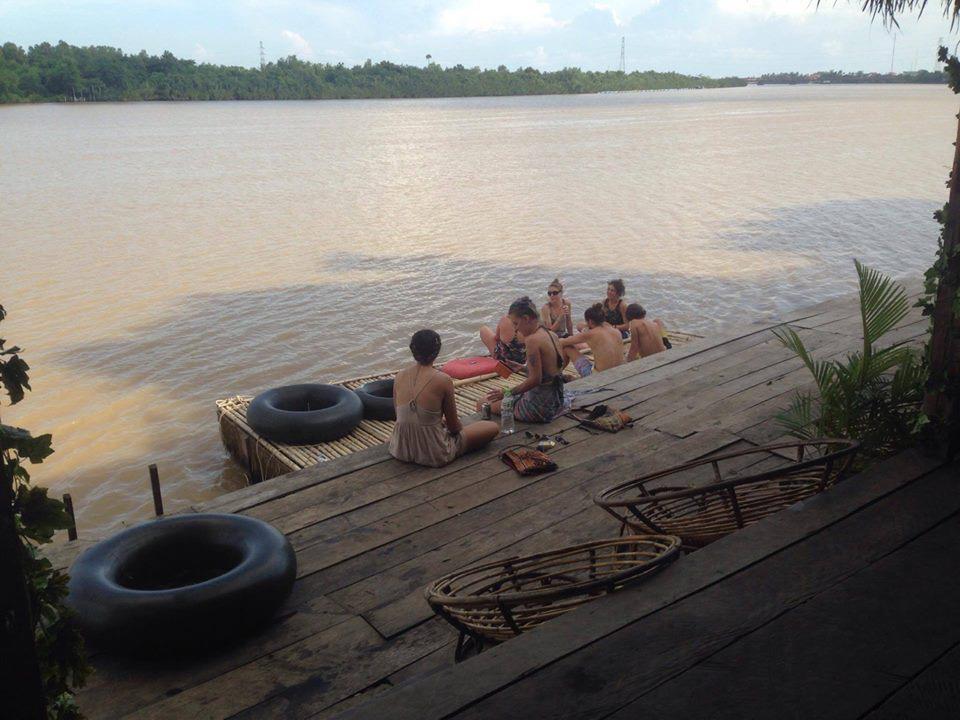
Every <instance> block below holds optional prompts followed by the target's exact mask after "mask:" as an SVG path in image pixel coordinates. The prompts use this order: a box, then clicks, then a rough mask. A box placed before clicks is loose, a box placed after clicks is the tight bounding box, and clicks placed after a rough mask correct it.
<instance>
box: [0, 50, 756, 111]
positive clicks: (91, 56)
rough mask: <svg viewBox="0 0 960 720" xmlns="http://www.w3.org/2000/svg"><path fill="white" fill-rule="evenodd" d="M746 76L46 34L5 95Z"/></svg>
mask: <svg viewBox="0 0 960 720" xmlns="http://www.w3.org/2000/svg"><path fill="white" fill-rule="evenodd" d="M745 84H746V82H745V81H744V80H742V79H740V78H708V77H704V76H693V75H683V74H681V73H675V72H655V71H652V70H648V71H646V72H630V73H623V72H592V71H584V70H580V69H578V68H566V69H564V70H557V71H552V72H541V71H540V70H537V69H536V68H532V67H527V68H518V69H516V70H509V69H507V68H506V67H505V66H503V65H501V66H500V67H498V68H497V69H496V70H490V69H487V70H485V69H481V68H479V67H472V68H467V67H464V66H462V65H454V66H452V67H441V66H440V65H438V64H437V63H429V64H428V65H427V66H426V67H417V66H414V65H398V64H396V63H392V62H387V61H383V62H377V63H374V62H372V61H370V60H367V61H366V62H365V63H364V64H362V65H354V66H352V67H348V66H346V65H344V64H343V63H338V64H328V63H313V62H306V61H304V60H300V59H299V58H297V57H295V56H290V57H287V58H283V59H280V60H277V61H276V62H271V63H269V64H267V65H266V66H265V67H264V68H263V69H262V70H261V69H259V68H245V67H237V66H227V65H211V64H207V63H199V64H198V63H197V62H195V61H194V60H186V59H182V58H177V57H175V56H174V55H173V53H171V52H169V51H167V52H165V53H163V54H162V55H149V54H147V53H146V52H145V51H141V52H139V53H137V54H126V53H124V52H123V51H122V50H119V49H117V48H112V47H105V46H89V47H76V46H74V45H70V44H68V43H66V42H63V41H61V42H59V43H58V44H56V45H51V44H50V43H40V44H39V45H34V46H32V47H30V48H28V49H26V50H24V49H23V48H22V47H20V46H18V45H16V44H14V43H12V42H7V43H5V44H4V45H3V46H2V48H0V102H6V103H11V102H43V101H72V100H87V101H99V100H104V101H116V100H311V99H326V98H330V99H335V98H336V99H347V98H412V97H463V96H479V95H550V94H570V93H595V92H604V91H630V90H662V89H676V88H700V87H730V86H741V85H745Z"/></svg>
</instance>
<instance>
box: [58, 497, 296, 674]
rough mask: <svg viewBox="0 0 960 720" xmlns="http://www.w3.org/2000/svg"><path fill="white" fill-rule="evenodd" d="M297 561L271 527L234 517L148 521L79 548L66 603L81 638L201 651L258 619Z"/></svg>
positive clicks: (128, 646)
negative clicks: (79, 552)
mask: <svg viewBox="0 0 960 720" xmlns="http://www.w3.org/2000/svg"><path fill="white" fill-rule="evenodd" d="M296 575H297V560H296V556H295V555H294V552H293V548H292V547H291V546H290V543H289V542H288V541H287V539H286V537H284V535H283V533H281V532H280V531H279V530H277V529H276V528H274V527H272V526H271V525H268V524H267V523H265V522H263V521H262V520H257V519H256V518H251V517H247V516H244V515H222V514H193V515H179V516H175V517H171V518H162V519H160V520H153V521H150V522H147V523H144V524H142V525H138V526H136V527H132V528H129V529H127V530H124V531H122V532H120V533H118V534H116V535H114V536H113V537H111V538H109V539H107V540H104V541H103V542H101V543H98V544H97V545H95V546H93V547H92V548H90V549H89V550H87V551H85V552H84V553H83V554H82V555H80V557H79V558H78V559H77V561H76V562H75V563H74V564H73V567H71V568H70V594H69V595H68V597H67V602H68V604H69V605H70V607H71V608H73V610H74V611H75V612H76V613H77V616H78V620H79V622H80V628H81V630H82V631H83V633H84V636H85V637H87V638H88V639H90V640H91V641H92V642H93V643H94V644H95V645H97V646H99V647H104V648H108V649H113V650H117V651H120V652H121V653H124V654H133V655H141V654H144V653H156V652H167V651H169V652H173V651H177V652H178V653H179V654H181V655H193V654H202V653H205V652H208V651H210V650H214V649H216V648H217V647H218V646H221V645H223V644H225V643H229V642H231V641H233V640H235V639H239V638H242V637H244V636H245V635H247V634H249V632H250V631H252V630H253V629H255V628H256V627H258V626H260V625H262V624H263V623H264V622H266V621H267V620H268V619H269V618H270V617H271V616H272V615H273V614H274V613H275V612H276V610H277V608H278V607H279V606H280V605H281V603H283V601H284V600H285V599H286V597H287V596H288V595H289V594H290V590H291V588H292V587H293V581H294V579H295V578H296Z"/></svg>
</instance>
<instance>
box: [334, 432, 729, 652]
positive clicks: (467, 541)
mask: <svg viewBox="0 0 960 720" xmlns="http://www.w3.org/2000/svg"><path fill="white" fill-rule="evenodd" d="M714 442H715V441H714ZM720 442H726V440H725V439H721V440H720ZM710 444H713V443H712V442H704V443H703V444H702V445H701V446H700V447H699V448H698V449H695V448H694V447H692V446H691V444H690V443H683V444H677V445H674V446H668V447H667V448H666V449H664V450H661V451H659V452H657V458H656V461H657V464H658V465H661V464H662V465H668V464H674V463H679V462H686V461H689V460H691V459H693V456H701V455H702V452H701V451H702V450H703V449H704V448H705V447H709V446H710ZM727 449H729V448H728V447H724V448H723V450H724V451H726V450H727ZM746 464H747V463H745V462H744V463H741V465H744V466H746ZM628 467H629V466H628ZM620 480H622V473H621V472H620V471H619V470H617V469H616V468H615V467H612V466H611V469H610V471H609V472H607V473H606V474H598V475H597V476H595V477H593V478H588V479H586V480H585V481H584V482H582V483H580V484H579V485H578V486H575V487H574V488H573V489H572V490H571V491H569V492H567V493H564V494H563V495H558V496H555V497H553V498H551V499H550V500H547V501H544V502H542V503H539V504H537V505H535V506H533V507H528V508H524V509H523V510H521V511H520V512H517V513H515V514H514V515H512V516H510V517H508V518H504V520H502V521H500V522H498V523H495V524H493V525H490V526H488V527H486V528H483V529H482V530H481V531H478V532H475V533H471V534H470V535H466V536H464V537H461V538H458V539H457V540H456V541H454V542H452V543H448V544H446V545H444V546H442V547H440V548H437V550H435V551H433V552H431V553H427V554H424V555H419V556H417V557H416V558H413V559H412V560H410V561H408V562H406V563H403V564H402V565H398V566H395V567H392V568H390V569H388V570H386V571H384V572H382V573H379V574H377V575H375V576H372V577H370V578H367V579H366V580H363V581H360V582H358V583H356V584H354V585H351V586H349V587H348V588H346V589H344V590H343V591H341V592H337V593H334V596H335V597H336V598H337V599H338V601H340V602H343V603H345V604H349V605H350V606H351V607H353V608H356V609H357V610H359V611H360V612H362V613H363V615H364V617H365V618H366V619H367V621H368V622H370V623H371V624H372V625H373V626H374V627H375V628H377V630H378V631H379V632H380V633H381V634H383V635H385V636H387V637H390V636H392V635H395V634H397V633H399V632H402V631H403V630H405V629H406V628H408V627H411V626H413V625H415V624H416V623H418V622H422V621H423V620H424V619H426V618H428V617H429V616H430V613H431V611H430V608H429V607H428V605H427V603H426V601H425V600H424V596H423V589H424V587H425V586H426V585H427V583H428V582H430V581H432V580H434V579H435V578H437V577H439V576H440V575H443V574H445V573H448V572H451V571H453V570H456V569H458V568H461V567H465V566H467V565H470V564H474V563H479V562H484V563H486V562H491V561H493V560H495V559H497V558H502V557H508V556H515V555H525V554H531V553H537V552H543V551H545V550H548V549H552V548H557V547H563V546H564V545H571V544H574V545H575V544H578V543H581V542H586V541H587V540H596V539H600V538H609V537H616V536H617V535H618V534H619V532H620V527H619V524H618V523H617V522H616V521H615V520H613V518H611V517H610V516H609V515H607V514H606V513H604V512H602V511H601V510H600V509H599V508H597V507H595V506H594V505H593V503H592V497H593V495H594V494H595V493H596V492H598V491H599V490H600V489H602V488H603V487H605V486H607V485H609V484H610V483H611V482H618V481H620Z"/></svg>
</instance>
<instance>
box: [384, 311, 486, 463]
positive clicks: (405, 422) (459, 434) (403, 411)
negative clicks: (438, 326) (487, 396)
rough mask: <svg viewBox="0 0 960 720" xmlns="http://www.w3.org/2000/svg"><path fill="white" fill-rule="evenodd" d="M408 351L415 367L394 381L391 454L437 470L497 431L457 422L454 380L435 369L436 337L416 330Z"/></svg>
mask: <svg viewBox="0 0 960 720" xmlns="http://www.w3.org/2000/svg"><path fill="white" fill-rule="evenodd" d="M410 352H411V353H413V359H414V360H415V361H416V362H414V364H413V365H411V366H409V367H407V368H404V369H403V370H401V371H400V372H398V373H397V377H396V379H395V380H394V381H393V403H394V405H395V406H396V408H397V422H396V424H395V425H394V426H393V435H392V436H391V437H390V446H389V447H390V454H391V455H393V456H394V457H395V458H396V459H397V460H402V461H403V462H410V463H416V464H417V465H426V466H428V467H441V466H443V465H447V464H448V463H451V462H453V461H454V460H455V459H456V458H457V457H459V456H460V455H463V454H464V453H468V452H470V451H471V450H476V449H478V448H481V447H483V446H484V445H486V444H487V443H489V442H490V441H491V440H493V439H494V438H495V437H496V436H497V434H498V433H499V432H500V427H499V426H498V425H497V424H496V423H495V422H490V421H488V420H480V421H478V422H475V423H471V424H470V425H467V426H466V427H464V425H463V424H462V423H461V422H460V418H459V417H458V415H457V404H456V402H455V398H454V395H453V380H452V379H451V378H450V376H449V375H447V374H445V373H442V372H440V371H439V370H437V369H436V368H435V367H433V361H434V360H436V359H437V355H439V354H440V336H439V335H437V333H435V332H434V331H433V330H418V331H417V332H415V333H414V334H413V338H412V339H411V340H410ZM444 422H445V423H446V424H445V425H444Z"/></svg>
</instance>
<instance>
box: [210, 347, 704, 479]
mask: <svg viewBox="0 0 960 720" xmlns="http://www.w3.org/2000/svg"><path fill="white" fill-rule="evenodd" d="M667 336H668V337H669V338H670V341H671V343H672V344H673V346H674V347H682V346H684V345H686V344H687V343H689V342H692V341H694V340H700V339H702V338H701V337H700V336H699V335H693V334H692V333H685V332H681V331H677V330H673V331H669V332H668V333H667ZM584 354H585V355H587V356H588V357H590V353H589V351H587V352H585V353H584ZM440 364H442V363H440ZM395 374H396V373H386V374H381V375H370V376H368V377H362V378H353V379H350V380H337V381H335V382H334V383H333V384H334V385H343V386H344V387H347V388H350V389H351V390H353V389H356V388H358V387H360V386H361V385H364V384H366V383H368V382H373V381H374V380H387V379H390V378H392V377H393V376H394V375H395ZM567 374H568V377H569V378H570V379H573V378H574V377H576V373H575V372H574V371H573V369H572V368H568V370H567ZM520 376H521V377H522V375H520ZM517 382H518V380H517V377H511V378H509V379H507V380H504V379H503V378H501V377H500V376H499V375H497V374H496V373H490V374H487V375H480V376H478V377H475V378H470V379H468V380H454V381H453V385H454V395H455V396H456V402H457V411H458V412H459V413H460V414H461V415H462V416H469V415H473V414H474V412H475V411H476V404H477V401H478V400H480V399H481V398H483V397H484V396H485V395H486V394H487V393H488V392H490V391H491V390H493V389H501V390H502V389H504V388H507V387H512V386H513V385H515V384H516V383H517ZM252 399H253V397H252V396H250V395H235V396H233V397H230V398H225V399H223V400H218V401H217V423H218V425H219V426H220V437H221V439H222V440H223V446H224V447H225V448H226V449H227V452H228V453H230V457H231V458H233V460H234V462H236V463H237V464H238V465H239V466H240V467H241V468H243V469H244V471H245V473H246V476H247V478H248V481H249V482H251V483H257V482H260V481H262V480H270V479H271V478H275V477H277V476H279V475H285V474H286V473H289V472H294V471H296V470H302V469H303V468H306V467H310V466H311V465H316V464H317V463H322V462H327V461H329V460H335V459H337V458H342V457H346V456H347V455H352V454H353V453H355V452H359V451H360V450H367V449H369V448H372V447H375V446H377V445H381V444H383V443H385V442H387V441H388V440H389V439H390V435H391V434H392V432H393V422H391V421H381V420H363V421H362V422H361V423H360V425H359V426H358V427H357V429H356V430H354V431H353V432H351V433H350V434H349V435H347V436H346V437H343V438H340V439H339V440H333V441H331V442H324V443H317V444H316V445H288V444H287V443H282V442H276V441H273V440H268V439H267V438H265V437H263V436H261V435H259V434H258V433H257V432H256V431H255V430H253V429H252V428H251V427H250V425H249V424H248V423H247V407H249V405H250V401H251V400H252Z"/></svg>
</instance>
